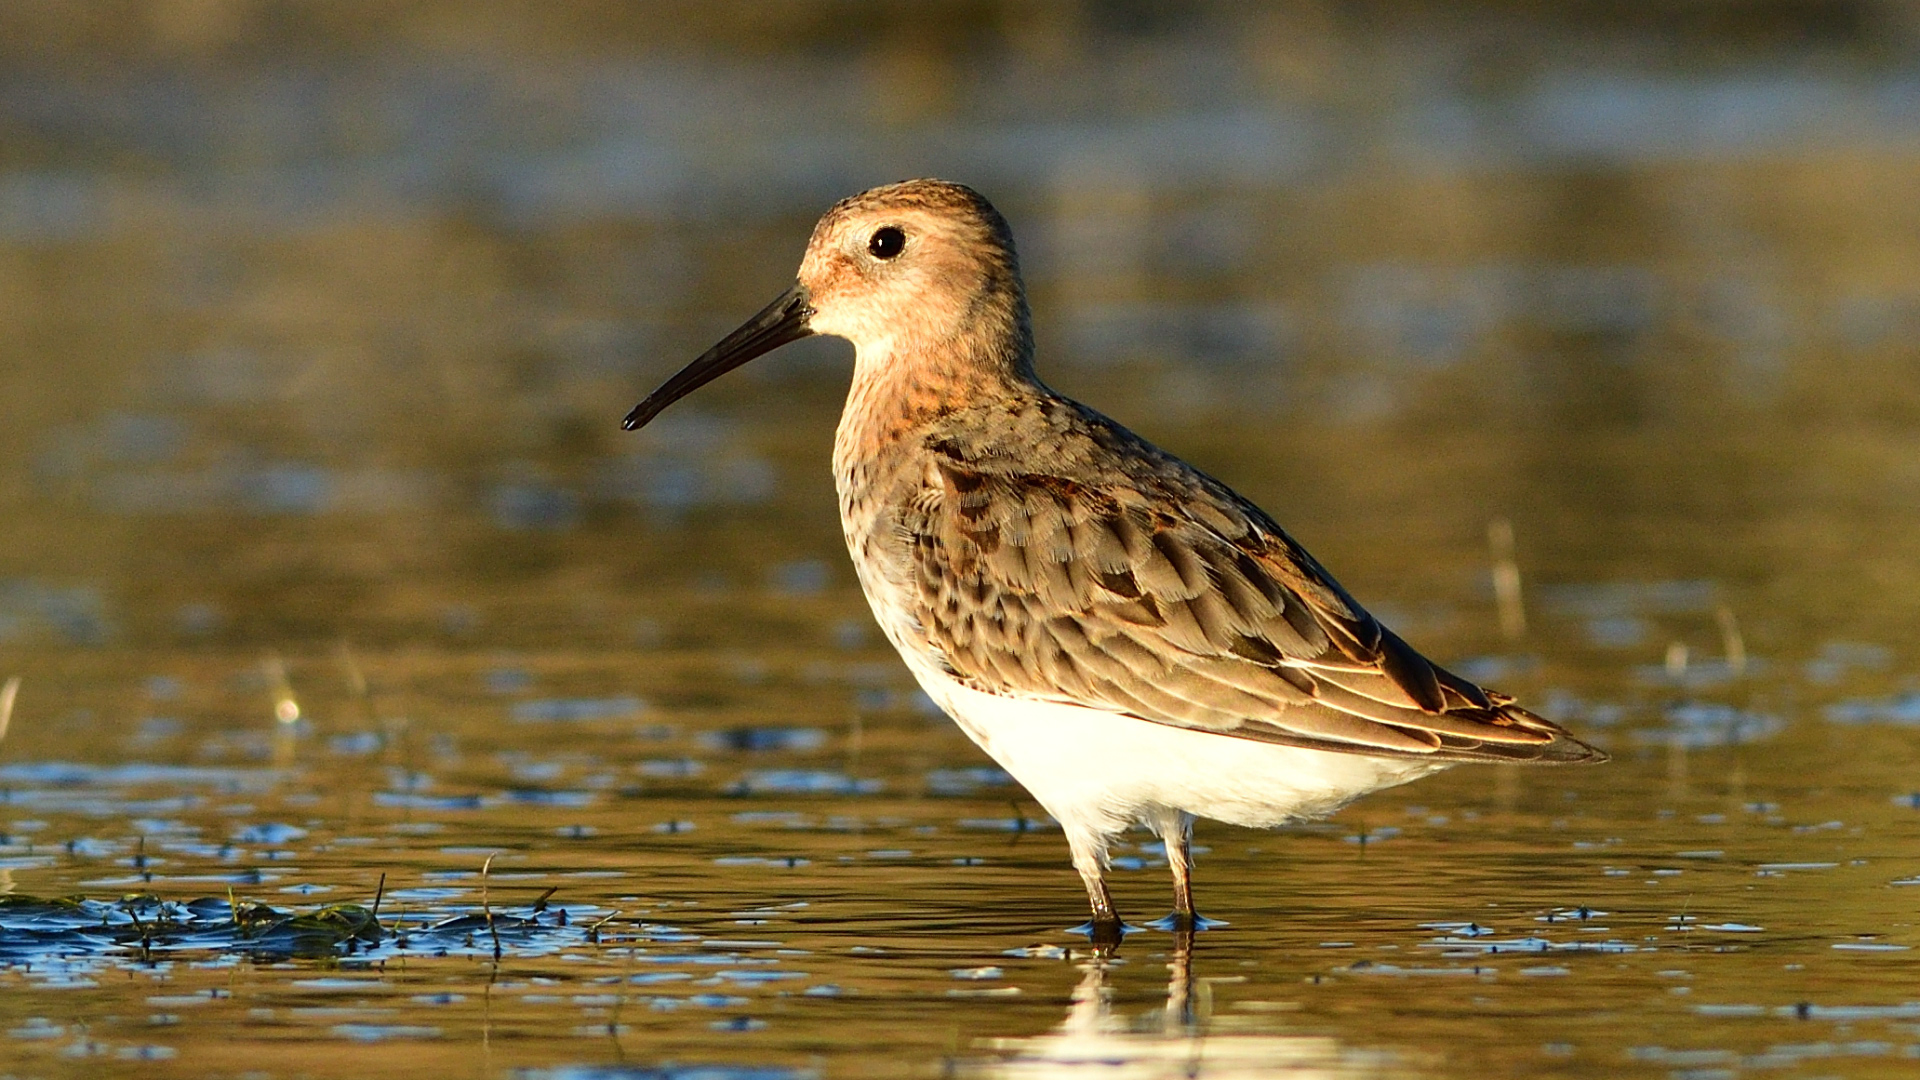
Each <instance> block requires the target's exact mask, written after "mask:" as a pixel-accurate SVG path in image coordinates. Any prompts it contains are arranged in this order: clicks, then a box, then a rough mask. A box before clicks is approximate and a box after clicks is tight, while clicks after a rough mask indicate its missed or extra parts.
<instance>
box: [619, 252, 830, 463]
mask: <svg viewBox="0 0 1920 1080" xmlns="http://www.w3.org/2000/svg"><path fill="white" fill-rule="evenodd" d="M808 299H809V298H808V296H807V287H806V286H805V285H802V284H800V283H799V282H795V283H794V286H793V288H791V289H788V290H787V291H786V292H783V293H781V294H780V298H779V299H778V300H775V301H774V302H773V303H771V304H768V305H767V306H766V307H765V308H763V309H761V311H760V314H758V315H755V316H754V317H753V318H751V319H748V320H747V321H746V322H745V323H744V324H743V325H742V326H741V327H740V329H738V330H735V331H734V332H733V333H731V334H728V335H727V336H726V337H724V338H721V339H720V344H718V345H715V346H714V347H713V348H711V349H708V350H707V351H706V352H704V353H701V354H700V358H699V359H698V360H695V361H694V362H693V363H691V364H688V365H687V366H686V367H683V368H681V369H680V371H679V373H678V374H676V375H674V377H673V378H671V379H668V380H667V381H666V382H664V383H661V384H660V389H658V390H655V391H654V392H653V393H651V394H648V395H647V399H646V400H645V401H642V402H641V403H640V404H638V405H635V406H634V407H633V411H632V412H630V413H628V414H627V418H626V419H625V420H622V421H621V422H620V426H621V427H623V428H626V429H627V430H628V431H637V430H639V429H640V428H642V427H645V426H646V425H647V422H648V421H650V420H652V419H653V418H654V417H656V416H659V415H660V414H661V413H662V412H665V411H666V408H667V406H669V405H671V404H673V403H674V402H676V401H679V400H680V399H681V398H683V397H686V396H687V395H688V394H691V393H693V392H694V391H695V390H698V389H700V388H701V387H703V386H705V385H707V384H708V383H710V382H712V381H713V380H715V379H717V378H719V377H720V376H722V375H725V374H726V373H727V372H729V371H732V370H733V369H734V368H737V367H739V366H740V365H741V364H744V363H746V362H747V361H749V360H751V359H753V358H754V357H756V356H761V355H763V354H766V353H769V352H772V351H773V350H775V349H777V348H779V347H780V346H782V345H785V344H786V343H787V342H789V341H798V340H800V339H801V338H803V337H806V336H808V335H809V334H811V333H813V328H812V327H810V326H808V325H807V320H808V319H809V318H811V317H812V315H813V307H812V306H811V305H810V304H809V303H808Z"/></svg>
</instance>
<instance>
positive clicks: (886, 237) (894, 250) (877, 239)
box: [867, 225, 907, 259]
mask: <svg viewBox="0 0 1920 1080" xmlns="http://www.w3.org/2000/svg"><path fill="white" fill-rule="evenodd" d="M906 248H907V234H906V233H903V232H901V231H900V230H899V229H896V228H894V227H893V226H891V225H882V226H881V227H880V228H878V229H875V230H873V235H872V236H870V237H868V238H867V250H868V251H870V252H872V253H873V257H874V258H876V259H891V258H893V257H894V256H895V255H898V254H900V253H901V252H902V251H905V250H906Z"/></svg>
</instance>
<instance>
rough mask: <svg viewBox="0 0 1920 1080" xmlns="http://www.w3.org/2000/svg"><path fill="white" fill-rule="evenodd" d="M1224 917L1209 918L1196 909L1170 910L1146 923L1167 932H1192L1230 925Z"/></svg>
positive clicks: (1148, 926) (1152, 928)
mask: <svg viewBox="0 0 1920 1080" xmlns="http://www.w3.org/2000/svg"><path fill="white" fill-rule="evenodd" d="M1231 925H1233V924H1232V923H1229V922H1227V920H1225V919H1209V918H1207V917H1206V916H1205V915H1202V914H1200V913H1199V912H1197V911H1172V912H1168V913H1167V914H1166V915H1163V916H1161V917H1160V918H1158V919H1155V920H1153V921H1152V922H1150V923H1148V924H1147V928H1148V929H1150V930H1165V931H1168V932H1169V933H1176V934H1177V933H1192V932H1194V931H1196V930H1211V929H1213V928H1214V927H1216V926H1231Z"/></svg>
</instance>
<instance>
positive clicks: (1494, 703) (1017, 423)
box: [625, 180, 1606, 941]
mask: <svg viewBox="0 0 1920 1080" xmlns="http://www.w3.org/2000/svg"><path fill="white" fill-rule="evenodd" d="M809 334H832V335H835V336H838V337H843V338H846V339H848V340H850V341H852V342H853V346H854V371H853V387H852V389H851V391H850V392H849V393H848V395H847V403H846V408H845V411H844V412H842V413H841V416H840V426H839V430H838V431H837V433H836V434H835V437H834V448H833V471H834V478H835V481H836V486H837V488H838V491H839V495H840V520H841V524H842V526H843V527H844V529H845V531H846V537H847V547H848V549H849V550H850V551H851V552H852V555H853V565H854V569H855V571H856V573H857V574H858V576H859V579H860V586H861V588H862V589H864V590H865V591H866V595H867V601H868V602H869V603H870V604H872V606H873V613H874V617H875V618H876V619H878V620H879V623H880V626H881V629H882V630H884V631H885V633H886V635H887V640H889V641H891V642H892V643H893V646H894V648H896V649H898V650H899V651H900V656H901V658H902V659H904V660H905V661H906V662H907V667H908V668H909V669H911V670H912V672H913V675H914V678H916V679H918V680H919V682H920V685H921V687H922V688H924V689H925V690H926V692H927V694H928V695H929V696H931V697H932V698H933V700H934V701H936V702H938V703H939V705H940V707H941V708H942V709H944V710H945V711H946V712H947V714H948V715H949V716H951V717H953V719H954V720H955V722H957V723H958V724H959V725H960V728H961V730H963V731H965V732H966V733H967V735H968V736H969V737H971V738H972V739H973V741H974V742H976V743H978V744H979V745H980V748H981V749H982V750H985V751H986V752H987V754H988V755H989V756H991V757H992V758H993V759H994V760H995V761H997V762H999V763H1000V765H1001V766H1002V767H1003V768H1005V769H1006V771H1007V772H1008V773H1010V774H1012V776H1013V777H1014V778H1015V779H1017V780H1018V781H1020V783H1022V784H1023V785H1025V786H1026V788H1027V790H1028V791H1029V792H1031V793H1032V795H1033V797H1034V799H1036V800H1037V801H1038V802H1039V803H1040V805H1041V806H1043V807H1045V808H1046V810H1047V812H1048V813H1050V814H1052V815H1053V817H1054V818H1055V819H1056V820H1057V821H1059V823H1060V825H1061V828H1062V829H1063V830H1064V831H1065V833H1066V838H1067V845H1068V847H1069V849H1070V850H1071V852H1072V857H1073V865H1074V868H1075V869H1076V870H1078V871H1079V872H1080V876H1081V878H1082V879H1083V880H1084V881H1085V882H1086V886H1087V895H1088V898H1089V899H1090V901H1091V902H1092V905H1093V920H1092V922H1091V924H1090V927H1091V930H1092V931H1093V933H1094V935H1095V937H1096V938H1097V939H1099V940H1102V941H1112V940H1116V939H1117V937H1118V935H1119V934H1120V932H1121V929H1122V928H1121V923H1120V919H1119V917H1118V915H1117V914H1116V913H1115V912H1114V908H1113V902H1112V900H1111V898H1110V897H1109V895H1108V893H1107V887H1106V883H1105V881H1104V879H1103V877H1102V871H1103V870H1104V868H1105V867H1106V865H1107V847H1108V845H1109V844H1110V843H1111V842H1112V841H1113V839H1114V838H1115V837H1116V836H1118V835H1119V834H1120V833H1122V832H1123V831H1124V830H1126V829H1127V828H1128V827H1129V826H1131V825H1133V824H1134V823H1136V822H1142V823H1145V824H1146V825H1147V826H1148V827H1150V828H1152V829H1153V830H1154V831H1155V832H1156V833H1158V834H1159V835H1160V837H1161V838H1162V839H1163V840H1164V841H1165V844H1166V851H1167V862H1168V865H1169V866H1171V867H1172V870H1173V885H1174V912H1173V914H1172V915H1171V916H1169V918H1168V920H1167V924H1168V925H1170V926H1173V927H1175V928H1180V929H1191V928H1192V927H1194V926H1195V925H1196V924H1197V923H1201V922H1203V920H1201V919H1200V918H1199V917H1198V916H1197V915H1196V914H1195V913H1194V908H1193V896H1192V888H1191V883H1190V878H1189V871H1190V866H1191V862H1190V859H1189V847H1188V844H1189V838H1190V836H1191V835H1192V829H1193V821H1194V818H1195V817H1206V818H1214V819H1218V820H1220V821H1226V822H1231V823H1233V824H1236V825H1248V826H1273V825H1278V824H1281V823H1283V822H1289V821H1298V820H1302V819H1306V818H1313V817H1318V816H1320V815H1323V814H1327V813H1331V812H1332V811H1334V810H1335V809H1338V808H1339V807H1341V806H1343V805H1345V804H1346V803H1348V802H1349V801H1351V800H1353V799H1355V798H1357V797H1359V796H1361V795H1364V794H1366V793H1367V792H1370V791H1374V790H1377V789H1379V788H1383V787H1389V786H1392V785H1395V784H1401V783H1405V782H1407V781H1409V780H1413V779H1416V778H1418V777H1422V776H1426V775H1429V774H1431V773H1434V772H1437V771H1439V770H1441V769H1444V768H1447V767H1448V766H1451V765H1454V764H1457V763H1460V762H1469V761H1487V762H1531V763H1565V762H1594V761H1604V760H1605V759H1606V755H1605V754H1603V753H1601V752H1600V751H1598V750H1596V749H1594V748H1593V747H1591V746H1588V745H1587V744H1585V743H1583V742H1580V741H1579V740H1577V739H1575V738H1573V737H1572V736H1571V735H1569V734H1568V733H1567V732H1566V731H1565V730H1563V729H1561V728H1560V727H1559V726H1557V725H1555V724H1553V723H1550V722H1548V721H1546V720H1543V719H1541V718H1540V717H1538V716H1535V715H1533V714H1532V713H1530V712H1528V711H1526V710H1525V709H1523V708H1521V707H1519V706H1518V705H1516V704H1514V701H1513V699H1512V698H1510V697H1507V696H1506V695H1503V694H1499V693H1495V692H1493V691H1490V690H1485V689H1482V688H1481V687H1479V686H1476V685H1474V684H1473V683H1471V682H1468V681H1467V680H1466V679H1463V678H1461V677H1459V676H1458V675H1454V674H1453V673H1451V672H1449V671H1447V670H1445V669H1444V668H1441V667H1440V666H1438V665H1436V664H1434V663H1432V662H1430V661H1429V660H1427V659H1426V658H1425V657H1423V656H1421V655H1420V654H1419V653H1417V652H1415V651H1414V650H1413V649H1412V648H1411V647H1409V646H1408V645H1407V644H1406V643H1405V642H1404V641H1402V640H1400V638H1399V637H1397V636H1395V635H1394V633H1393V632H1392V631H1390V630H1388V629H1387V628H1385V627H1384V626H1381V625H1380V623H1379V622H1377V621H1376V620H1375V619H1374V618H1373V616H1372V615H1369V614H1368V613H1367V612H1366V610H1365V609H1363V608H1362V607H1361V606H1360V605H1359V604H1358V603H1356V602H1355V601H1354V599H1353V598H1352V597H1351V596H1349V595H1347V592H1346V590H1345V589H1342V588H1341V587H1340V585H1339V583H1337V582H1336V581H1334V579H1333V577H1332V575H1330V574H1328V573H1327V572H1326V570H1324V569H1322V568H1321V566H1320V564H1319V563H1318V562H1316V561H1315V560H1314V558H1313V556H1311V555H1309V554H1307V552H1306V550H1305V549H1303V548H1302V547H1301V546H1300V545H1299V544H1297V543H1295V542H1294V540H1293V538H1292V537H1289V536H1288V535H1287V534H1286V533H1285V532H1283V531H1281V529H1280V526H1278V525H1276V524H1275V523H1274V521H1273V519H1272V518H1270V517H1268V516H1267V515H1266V514H1265V513H1264V512H1262V511H1261V510H1260V508H1259V507H1257V506H1255V505H1253V504H1252V503H1251V502H1248V501H1247V500H1245V499H1243V498H1241V497H1240V496H1238V495H1236V494H1234V492H1233V491H1232V490H1230V489H1229V488H1228V487H1227V486H1226V485H1225V484H1222V483H1221V482H1219V481H1218V480H1215V479H1213V478H1212V477H1210V476H1207V475H1206V474H1205V473H1202V472H1201V471H1200V470H1198V469H1195V468H1194V467H1193V466H1191V465H1188V464H1187V463H1186V462H1184V461H1181V460H1180V459H1179V458H1176V457H1174V456H1173V455H1172V454H1169V453H1167V452H1166V451H1164V450H1161V449H1160V448H1159V447H1156V446H1154V445H1153V444H1152V443H1149V442H1147V441H1146V440H1145V439H1142V438H1141V437H1140V436H1138V435H1135V434H1134V433H1133V432H1131V431H1128V430H1127V429H1126V428H1124V427H1121V426H1120V425H1119V424H1117V423H1115V422H1114V421H1112V420H1110V419H1108V418H1107V417H1105V416H1102V415H1101V414H1099V413H1097V412H1095V411H1093V410H1092V409H1089V408H1087V407H1086V406H1084V405H1081V404H1080V403H1078V402H1076V401H1072V400H1070V399H1068V398H1065V397H1063V396H1061V395H1060V394H1058V393H1056V392H1054V391H1053V390H1051V389H1049V388H1048V387H1047V385H1046V384H1045V383H1043V382H1041V381H1040V379H1039V377H1038V376H1036V375H1035V374H1034V370H1033V337H1032V332H1031V328H1030V323H1029V318H1028V312H1027V299H1026V292H1025V286H1024V285H1023V284H1022V282H1021V279H1020V268H1019V263H1018V261H1017V259H1016V258H1015V256H1014V248H1013V236H1012V233H1011V231H1010V230H1009V229H1008V227H1007V223H1006V220H1005V219H1004V218H1002V217H1001V216H1000V214H999V212H998V211H996V210H994V208H993V207H992V206H991V205H990V204H989V203H988V202H987V200H986V199H984V198H982V197H981V196H980V195H979V194H978V193H976V192H974V191H973V190H972V189H970V188H967V187H963V186H961V185H959V184H951V183H946V182H943V181H938V180H909V181H906V182H904V183H899V184H891V185H888V186H886V187H878V188H874V189H873V190H871V191H868V192H865V193H863V194H860V195H856V196H854V197H852V198H850V199H847V200H845V201H843V202H841V203H839V204H838V205H836V206H835V207H833V208H832V209H831V210H829V211H827V213H826V216H825V217H822V218H821V219H820V223H819V224H818V225H817V226H815V227H814V230H813V238H812V239H811V241H809V243H808V244H807V251H806V255H805V257H804V258H803V259H802V260H801V263H800V273H799V278H798V280H797V281H796V282H795V283H794V285H793V287H792V288H790V289H788V290H787V291H786V292H785V293H784V294H782V295H781V296H780V298H779V299H777V300H775V301H774V302H773V303H771V304H769V305H768V306H767V307H766V308H765V309H764V310H763V311H761V312H760V313H759V314H758V315H755V316H754V317H753V318H752V319H750V320H748V321H747V323H746V324H745V325H743V326H741V327H740V328H739V329H737V330H735V331H734V332H733V333H731V334H729V335H727V336H726V338H724V339H723V340H722V341H721V342H720V343H719V344H718V345H715V346H714V347H713V348H712V349H710V350H708V351H707V352H706V353H705V354H704V355H702V356H701V357H700V358H699V359H697V360H695V361H694V362H693V363H691V364H689V365H687V366H686V367H685V368H683V369H682V370H681V371H680V372H679V373H678V374H676V375H674V376H673V377H672V378H670V379H668V380H667V381H666V383H665V384H663V385H662V386H661V387H660V388H659V389H658V390H655V391H654V392H653V393H652V394H650V395H648V397H647V399H646V400H645V401H642V402H641V403H640V404H639V405H638V406H636V407H635V408H634V410H633V412H632V413H630V414H628V416H627V418H626V422H625V426H626V427H627V428H628V429H629V430H631V429H634V428H638V427H640V426H642V425H644V424H646V423H647V422H648V421H649V420H652V419H653V418H654V417H655V416H657V415H658V414H659V413H660V411H661V410H663V409H665V408H666V407H667V406H669V405H671V404H672V403H673V402H674V401H676V400H678V399H679V398H681V397H683V396H685V395H686V394H689V393H691V392H692V391H694V390H696V389H698V388H699V387H701V386H702V385H705V384H706V383H707V382H709V381H711V380H713V379H715V378H717V377H718V376H720V375H722V374H724V373H726V372H728V371H730V370H732V369H734V368H736V367H739V366H740V365H741V364H744V363H746V362H747V361H749V360H752V359H753V358H754V357H756V356H759V355H761V354H762V353H765V352H767V351H769V350H771V349H774V348H776V347H778V346H780V345H782V344H785V343H787V342H790V341H794V340H796V339H798V338H801V337H805V336H807V335H809Z"/></svg>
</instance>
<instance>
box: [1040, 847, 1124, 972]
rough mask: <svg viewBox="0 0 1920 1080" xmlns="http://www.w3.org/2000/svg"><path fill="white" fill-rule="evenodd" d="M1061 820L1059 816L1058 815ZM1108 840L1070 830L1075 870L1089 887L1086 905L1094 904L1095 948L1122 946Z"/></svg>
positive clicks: (1090, 928) (1092, 929)
mask: <svg viewBox="0 0 1920 1080" xmlns="http://www.w3.org/2000/svg"><path fill="white" fill-rule="evenodd" d="M1055 816H1056V817H1058V816H1059V815H1055ZM1106 847H1107V843H1106V838H1105V837H1103V836H1101V835H1099V834H1098V833H1095V832H1093V831H1091V830H1088V831H1082V830H1079V829H1073V828H1069V829H1068V831H1067V848H1068V849H1069V850H1070V851H1072V852H1073V868H1074V869H1075V870H1078V871H1079V872H1080V880H1081V881H1083V882H1085V883H1086V886H1087V902H1088V903H1089V904H1091V905H1093V921H1092V922H1089V923H1088V924H1087V929H1088V931H1089V936H1091V937H1092V939H1093V943H1094V945H1096V946H1098V947H1101V948H1111V947H1112V946H1115V945H1118V944H1120V938H1121V936H1122V934H1123V932H1124V928H1123V927H1122V926H1121V924H1120V916H1119V914H1118V913H1116V912H1115V911H1114V910H1113V896H1112V894H1110V893H1108V892H1107V879H1106V875H1105V874H1104V873H1103V871H1104V870H1105V869H1106V861H1107V852H1106Z"/></svg>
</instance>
